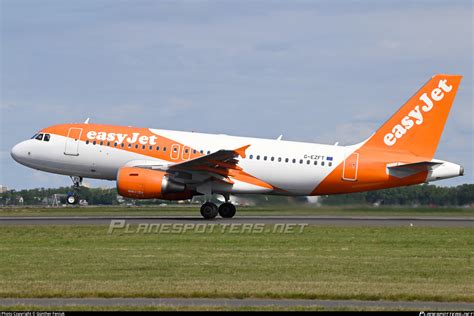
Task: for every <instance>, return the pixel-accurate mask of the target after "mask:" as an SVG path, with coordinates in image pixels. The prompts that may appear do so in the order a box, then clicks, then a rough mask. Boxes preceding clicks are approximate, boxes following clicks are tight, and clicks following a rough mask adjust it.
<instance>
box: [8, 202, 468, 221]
mask: <svg viewBox="0 0 474 316" xmlns="http://www.w3.org/2000/svg"><path fill="white" fill-rule="evenodd" d="M199 207H200V205H198V204H196V205H183V206H140V207H123V206H119V207H115V206H110V207H108V206H97V207H95V206H94V207H58V208H52V207H3V208H0V218H1V217H2V216H132V215H137V216H138V215H141V216H167V215H176V216H180V215H181V216H185V215H187V216H200V213H199ZM237 215H243V216H272V215H274V216H278V215H348V216H357V215H361V216H365V215H373V216H453V217H454V216H458V217H474V208H461V207H438V208H433V207H368V206H346V207H341V206H323V207H316V206H291V205H289V206H267V207H240V206H239V207H238V208H237Z"/></svg>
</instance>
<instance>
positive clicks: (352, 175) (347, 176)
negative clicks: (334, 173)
mask: <svg viewBox="0 0 474 316" xmlns="http://www.w3.org/2000/svg"><path fill="white" fill-rule="evenodd" d="M358 168H359V153H353V154H351V155H350V156H348V157H347V158H346V160H344V167H343V169H342V180H344V181H357V171H358Z"/></svg>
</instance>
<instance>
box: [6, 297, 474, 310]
mask: <svg viewBox="0 0 474 316" xmlns="http://www.w3.org/2000/svg"><path fill="white" fill-rule="evenodd" d="M20 305H24V306H41V307H61V306H111V307H120V306H142V307H148V306H173V307H191V308H192V307H199V306H218V307H229V308H239V307H284V308H285V307H286V308H292V307H322V308H325V309H335V308H359V309H364V308H388V309H397V308H403V309H411V310H436V309H437V310H450V311H459V310H474V303H464V302H420V301H361V300H309V299H234V298H215V299H212V298H2V299H0V308H1V307H2V306H3V307H7V306H10V307H11V306H20Z"/></svg>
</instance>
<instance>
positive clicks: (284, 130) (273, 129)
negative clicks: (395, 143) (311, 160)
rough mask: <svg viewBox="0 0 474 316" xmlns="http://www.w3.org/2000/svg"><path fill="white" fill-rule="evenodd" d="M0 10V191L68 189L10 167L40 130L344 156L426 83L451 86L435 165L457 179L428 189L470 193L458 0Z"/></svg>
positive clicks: (59, 181)
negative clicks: (194, 136)
mask: <svg viewBox="0 0 474 316" xmlns="http://www.w3.org/2000/svg"><path fill="white" fill-rule="evenodd" d="M0 11H1V12H0V13H1V16H0V19H1V50H0V54H1V56H0V57H1V65H0V66H1V68H0V74H1V77H0V80H1V91H0V92H1V104H0V118H1V119H0V124H1V126H0V128H1V137H0V168H1V169H0V184H2V185H6V186H8V187H9V188H15V189H22V188H35V187H58V186H64V185H70V184H71V181H70V179H69V178H68V177H66V176H60V175H53V174H48V173H44V172H41V171H35V170H32V169H29V168H27V167H24V166H22V165H19V164H17V163H16V162H14V161H13V159H12V158H11V156H10V149H11V148H12V147H13V145H14V144H16V143H18V142H20V141H22V140H25V139H28V138H29V137H30V136H31V135H33V134H34V133H35V132H36V131H38V130H40V129H41V128H44V127H46V126H49V125H54V124H60V123H71V122H82V121H84V120H85V119H86V118H88V117H90V118H91V122H94V123H103V124H117V125H134V126H143V127H153V128H162V129H172V130H184V131H198V132H207V133H223V134H231V135H237V136H252V137H263V138H277V137H278V136H279V135H280V134H283V138H284V139H286V140H295V141H307V142H317V143H328V144H333V143H335V142H339V144H340V145H349V144H354V143H357V142H360V141H362V140H364V139H366V138H367V137H369V136H370V135H371V134H372V133H373V132H374V131H375V130H376V129H377V128H378V127H379V126H380V125H381V124H382V123H383V122H384V121H385V120H386V119H388V118H389V117H390V116H391V115H392V114H393V113H394V112H395V111H396V110H397V109H398V108H399V107H400V106H401V105H402V104H403V103H404V102H405V101H406V100H407V99H409V98H410V97H411V95H413V94H414V93H415V92H416V91H417V90H418V89H419V88H420V87H421V86H422V85H423V84H424V83H425V82H426V81H428V80H429V78H430V77H431V76H432V75H434V74H436V73H454V74H461V75H463V76H464V78H463V81H462V83H461V86H460V88H459V91H458V94H457V96H456V100H455V103H454V105H453V108H452V111H451V113H450V116H449V118H448V121H447V124H446V128H445V131H444V133H443V136H442V138H441V141H440V144H439V146H438V151H437V154H436V157H437V158H439V159H443V160H448V161H452V162H455V163H459V164H462V165H463V166H464V167H465V170H466V173H465V176H464V177H458V178H455V179H451V180H444V181H441V182H436V183H437V184H439V185H457V184H461V183H474V176H473V174H474V173H473V171H474V162H473V161H474V159H473V150H474V126H473V125H474V123H473V98H472V95H473V69H472V64H473V28H474V25H473V5H472V2H471V1H421V2H412V1H403V2H399V1H299V0H296V1H290V0H288V1H263V0H260V1H245V0H238V1H200V0H197V1H191V0H189V1H144V0H134V1H131V0H130V1H120V0H81V1H63V0H42V1H36V0H0ZM86 182H87V183H89V184H91V185H93V186H113V185H114V183H112V182H110V181H97V180H93V181H92V180H86Z"/></svg>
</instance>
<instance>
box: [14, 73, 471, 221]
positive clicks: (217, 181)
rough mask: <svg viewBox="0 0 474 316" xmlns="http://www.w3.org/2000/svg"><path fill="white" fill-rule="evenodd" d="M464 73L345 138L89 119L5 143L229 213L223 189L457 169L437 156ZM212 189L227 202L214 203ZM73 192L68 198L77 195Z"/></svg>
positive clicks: (134, 192) (398, 180)
mask: <svg viewBox="0 0 474 316" xmlns="http://www.w3.org/2000/svg"><path fill="white" fill-rule="evenodd" d="M461 78H462V76H459V75H447V74H437V75H435V76H433V77H432V78H431V79H430V80H429V81H428V82H427V83H426V84H425V85H424V86H423V87H422V88H421V89H420V90H419V91H418V92H416V93H415V94H414V95H413V96H412V97H411V98H410V99H409V100H408V101H407V102H406V103H405V104H404V105H402V106H401V107H400V109H399V110H398V111H397V112H396V113H395V114H394V115H393V116H392V117H390V118H389V119H388V120H387V121H386V122H385V123H384V124H383V125H382V126H381V127H380V128H379V129H378V130H377V131H376V132H375V133H374V134H372V135H371V136H370V137H369V138H368V139H366V140H364V141H362V142H360V143H358V144H355V145H350V146H338V145H337V144H336V145H323V144H313V143H304V142H295V141H285V140H282V139H281V136H280V137H279V138H278V139H261V138H249V137H237V136H228V135H222V134H219V135H214V134H204V133H196V132H183V131H171V130H162V129H153V128H138V127H131V126H128V127H125V126H112V125H101V124H90V123H89V120H86V122H84V123H81V124H77V123H74V124H61V125H54V126H49V127H46V128H44V129H42V130H41V131H39V132H38V133H36V134H35V135H34V136H33V137H32V138H31V139H29V140H25V141H22V142H20V143H18V144H17V145H15V146H14V147H13V148H12V150H11V156H12V157H13V159H14V160H15V161H17V162H18V163H20V164H23V165H25V166H27V167H30V168H33V169H37V170H42V171H46V172H50V173H56V174H62V175H68V176H70V177H71V179H72V181H73V187H74V188H78V187H79V186H80V185H81V184H82V179H83V178H95V179H106V180H112V181H116V186H117V191H118V193H119V194H120V195H122V196H124V197H129V198H134V199H164V200H186V199H191V198H192V197H193V196H196V195H203V196H204V197H205V200H206V201H207V202H205V203H203V204H202V206H201V209H200V212H201V215H202V216H203V217H204V218H206V219H212V218H215V217H216V216H217V215H220V216H221V217H223V218H231V217H233V216H234V215H235V213H236V207H235V206H234V205H233V204H232V203H231V202H230V195H231V194H232V195H238V194H270V195H271V194H273V195H286V196H319V195H330V194H341V193H352V192H360V191H369V190H378V189H386V188H393V187H399V186H407V185H413V184H421V183H427V182H430V181H435V180H441V179H447V178H452V177H457V176H462V175H463V174H464V168H463V167H462V166H460V165H458V164H455V163H452V162H448V161H443V160H439V159H435V158H434V154H435V151H436V148H437V146H438V142H439V139H440V137H441V134H442V131H443V129H444V126H445V123H446V120H447V117H448V114H449V111H450V109H451V106H452V103H453V101H454V97H455V95H456V92H457V90H458V86H459V84H460V82H461ZM213 194H218V195H222V196H223V198H224V203H222V204H220V206H217V205H216V204H214V203H212V202H211V196H212V195H213ZM77 201H78V196H77V195H76V194H73V195H71V196H69V197H68V203H70V204H76V203H77Z"/></svg>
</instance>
